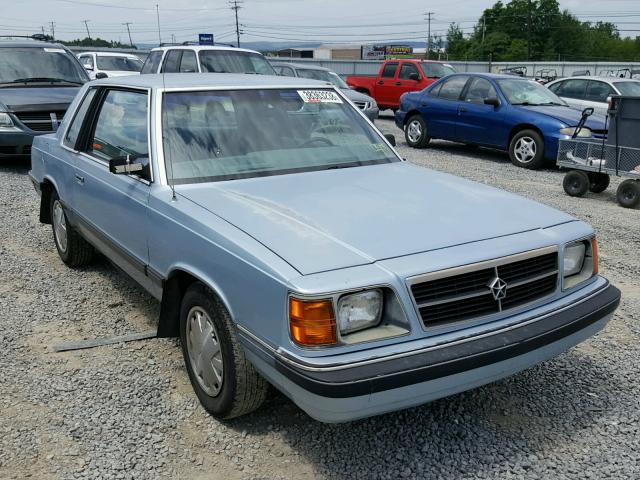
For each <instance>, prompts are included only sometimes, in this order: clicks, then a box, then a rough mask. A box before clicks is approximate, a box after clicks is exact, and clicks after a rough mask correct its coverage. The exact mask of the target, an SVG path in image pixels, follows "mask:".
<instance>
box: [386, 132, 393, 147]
mask: <svg viewBox="0 0 640 480" xmlns="http://www.w3.org/2000/svg"><path fill="white" fill-rule="evenodd" d="M384 138H386V139H387V142H389V143H390V144H391V146H392V147H395V146H396V136H395V135H394V134H392V133H385V134H384Z"/></svg>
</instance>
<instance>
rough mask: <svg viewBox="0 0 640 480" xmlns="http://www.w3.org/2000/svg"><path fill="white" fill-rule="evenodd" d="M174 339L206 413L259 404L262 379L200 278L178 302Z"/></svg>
mask: <svg viewBox="0 0 640 480" xmlns="http://www.w3.org/2000/svg"><path fill="white" fill-rule="evenodd" d="M180 340H181V343H182V354H183V356H184V361H185V364H186V367H187V373H188V374H189V380H190V381H191V385H192V386H193V389H194V390H195V392H196V395H197V397H198V399H199V400H200V403H201V404H202V406H203V407H204V408H205V410H207V412H209V413H210V414H211V415H213V416H215V417H218V418H223V419H228V418H234V417H239V416H241V415H244V414H247V413H249V412H252V411H253V410H255V409H257V408H258V407H259V406H260V405H261V404H262V402H263V401H264V399H265V398H266V395H267V391H268V383H267V382H266V381H265V380H264V379H263V378H262V377H261V376H260V375H259V374H258V372H257V371H256V370H255V368H254V367H253V365H251V363H249V361H248V360H247V358H246V357H245V354H244V351H243V349H242V347H241V346H240V345H239V344H238V340H237V338H236V334H235V327H234V325H233V322H232V320H231V317H230V316H229V313H228V312H227V309H226V308H225V307H224V305H223V304H222V302H221V301H220V300H219V299H218V298H217V297H216V295H215V294H214V293H213V292H212V291H211V290H210V289H209V288H207V287H206V286H205V285H204V284H202V283H200V282H196V283H194V284H193V285H191V286H190V287H189V288H188V289H187V292H186V293H185V295H184V298H183V300H182V306H181V309H180Z"/></svg>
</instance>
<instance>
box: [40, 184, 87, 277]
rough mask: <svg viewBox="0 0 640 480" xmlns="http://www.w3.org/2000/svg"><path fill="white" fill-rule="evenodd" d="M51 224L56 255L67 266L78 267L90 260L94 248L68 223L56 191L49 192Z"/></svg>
mask: <svg viewBox="0 0 640 480" xmlns="http://www.w3.org/2000/svg"><path fill="white" fill-rule="evenodd" d="M49 208H50V209H51V226H52V227H53V240H54V243H55V244H56V249H57V250H58V255H60V258H61V259H62V261H63V262H64V263H65V264H66V265H67V266H69V267H80V266H82V265H86V264H87V263H89V262H91V260H92V259H93V257H94V255H95V250H94V249H93V247H92V246H91V244H90V243H89V242H87V241H86V240H85V239H84V238H82V236H81V235H80V234H79V233H78V232H77V231H76V230H74V228H73V227H72V226H71V225H69V221H68V219H67V214H66V213H65V211H64V207H63V206H62V202H61V201H60V197H59V196H58V194H57V192H55V191H54V192H53V193H52V194H51V203H50V205H49Z"/></svg>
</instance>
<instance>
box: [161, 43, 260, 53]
mask: <svg viewBox="0 0 640 480" xmlns="http://www.w3.org/2000/svg"><path fill="white" fill-rule="evenodd" d="M166 50H195V51H196V52H199V51H201V50H214V51H215V50H230V51H234V52H248V53H257V54H259V55H262V54H261V53H260V52H258V51H256V50H249V49H247V48H236V47H227V46H224V45H167V46H164V47H155V48H152V49H151V51H152V52H158V51H161V52H163V51H166Z"/></svg>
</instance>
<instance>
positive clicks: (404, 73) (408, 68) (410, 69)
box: [398, 63, 420, 80]
mask: <svg viewBox="0 0 640 480" xmlns="http://www.w3.org/2000/svg"><path fill="white" fill-rule="evenodd" d="M412 73H415V74H416V75H418V78H420V73H419V72H418V69H417V67H416V66H415V65H414V64H413V63H404V64H402V67H400V76H399V77H398V78H400V80H411V74H412Z"/></svg>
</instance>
